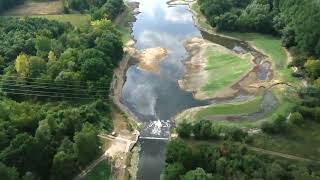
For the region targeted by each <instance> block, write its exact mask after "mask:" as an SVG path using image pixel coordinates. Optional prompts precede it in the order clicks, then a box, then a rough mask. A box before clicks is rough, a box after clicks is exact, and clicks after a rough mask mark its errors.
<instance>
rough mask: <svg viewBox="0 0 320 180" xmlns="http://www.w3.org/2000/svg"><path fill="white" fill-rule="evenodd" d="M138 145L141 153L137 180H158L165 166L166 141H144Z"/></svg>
mask: <svg viewBox="0 0 320 180" xmlns="http://www.w3.org/2000/svg"><path fill="white" fill-rule="evenodd" d="M139 143H140V145H141V151H140V163H139V172H138V179H139V180H141V179H147V180H160V174H161V173H162V170H163V169H164V166H165V151H166V145H167V141H163V140H148V139H144V140H140V141H139ZM146 167H147V169H146Z"/></svg>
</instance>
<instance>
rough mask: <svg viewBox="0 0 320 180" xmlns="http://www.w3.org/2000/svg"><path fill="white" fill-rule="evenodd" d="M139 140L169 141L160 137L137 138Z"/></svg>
mask: <svg viewBox="0 0 320 180" xmlns="http://www.w3.org/2000/svg"><path fill="white" fill-rule="evenodd" d="M139 139H150V140H163V141H169V138H161V137H139Z"/></svg>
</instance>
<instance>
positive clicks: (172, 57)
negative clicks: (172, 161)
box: [122, 0, 206, 180]
mask: <svg viewBox="0 0 320 180" xmlns="http://www.w3.org/2000/svg"><path fill="white" fill-rule="evenodd" d="M138 2H140V8H139V11H140V12H141V13H140V14H139V15H137V21H136V22H135V23H134V24H133V36H134V38H135V39H136V41H137V42H136V45H135V47H136V48H137V49H145V48H153V47H163V48H166V49H167V51H168V56H167V57H166V58H165V59H164V60H163V61H161V63H160V73H158V74H155V73H150V72H147V71H144V70H141V69H138V68H137V66H131V67H130V68H129V69H128V71H127V74H126V76H127V79H126V83H125V84H124V87H123V91H122V93H123V94H122V98H123V99H122V102H123V103H124V104H125V105H126V106H127V107H128V108H129V109H130V110H131V111H132V112H133V113H135V114H136V115H137V117H138V118H139V119H140V120H141V121H142V124H143V125H144V128H143V129H142V130H141V136H147V137H168V136H169V134H170V119H171V118H172V117H173V116H174V115H176V114H177V113H178V112H180V111H183V110H184V109H187V108H190V107H194V106H200V105H204V104H206V102H200V101H197V100H195V99H194V98H193V95H192V94H191V93H187V92H185V91H183V90H181V89H180V88H179V85H178V84H177V80H178V79H181V78H182V76H183V74H184V73H185V67H184V65H183V60H184V59H186V58H187V56H188V55H187V52H186V50H185V49H184V47H183V42H184V41H185V40H186V39H188V38H191V37H195V36H201V33H200V32H199V31H198V29H197V28H196V27H195V26H194V24H193V21H192V14H191V13H190V12H189V11H188V10H187V6H177V7H168V5H167V4H166V0H138ZM140 144H141V152H140V162H139V172H138V179H139V180H144V179H145V180H157V179H160V173H161V171H162V169H163V167H164V164H165V162H164V161H165V157H164V156H165V146H166V142H165V141H161V140H141V141H140Z"/></svg>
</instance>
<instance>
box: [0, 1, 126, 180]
mask: <svg viewBox="0 0 320 180" xmlns="http://www.w3.org/2000/svg"><path fill="white" fill-rule="evenodd" d="M3 2H5V1H0V5H2V4H1V3H3ZM74 2H76V1H74ZM79 2H80V1H79ZM87 2H90V3H89V5H90V6H91V5H93V4H91V2H96V3H97V4H94V6H102V5H104V4H106V3H108V2H109V1H108V2H107V1H87ZM119 2H120V1H119ZM121 2H122V1H121ZM109 3H112V1H110V2H109ZM113 3H114V2H113ZM116 4H117V3H116ZM120 4H121V3H120ZM0 7H3V6H0ZM90 8H91V7H90ZM119 12H120V10H119ZM113 15H115V16H116V15H117V13H115V14H113ZM122 55H123V49H122V41H121V37H120V34H119V33H118V31H117V30H116V29H115V27H114V26H113V25H112V22H111V21H108V20H107V19H101V20H96V21H93V22H92V26H89V27H85V28H75V27H73V26H71V24H69V23H59V22H57V21H49V20H47V19H40V18H10V17H0V162H1V163H0V177H1V178H0V179H8V180H18V179H23V180H40V179H57V180H66V179H72V178H73V177H74V176H75V175H76V173H78V172H79V171H80V170H81V169H82V168H84V167H86V166H87V165H88V164H89V163H90V162H91V161H93V160H94V159H96V158H97V157H98V156H99V155H100V154H101V152H100V148H99V147H100V141H99V139H98V136H97V135H98V133H99V131H105V132H110V131H111V130H112V128H113V125H112V119H111V112H110V106H109V104H108V90H109V85H110V82H111V79H112V73H113V68H114V67H116V66H117V64H118V62H119V61H120V60H121V58H122Z"/></svg>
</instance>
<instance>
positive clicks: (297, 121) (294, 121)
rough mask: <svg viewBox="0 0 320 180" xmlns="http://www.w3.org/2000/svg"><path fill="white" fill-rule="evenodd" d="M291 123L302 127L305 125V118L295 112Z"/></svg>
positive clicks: (291, 117)
mask: <svg viewBox="0 0 320 180" xmlns="http://www.w3.org/2000/svg"><path fill="white" fill-rule="evenodd" d="M289 122H290V123H291V124H295V125H301V124H302V123H303V116H302V115H301V114H300V113H299V112H294V113H292V114H291V115H290V118H289Z"/></svg>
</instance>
